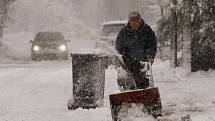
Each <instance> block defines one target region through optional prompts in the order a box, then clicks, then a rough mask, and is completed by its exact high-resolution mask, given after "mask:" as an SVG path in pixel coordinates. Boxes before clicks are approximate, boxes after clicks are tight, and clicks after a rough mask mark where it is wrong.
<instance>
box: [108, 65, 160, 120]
mask: <svg viewBox="0 0 215 121" xmlns="http://www.w3.org/2000/svg"><path fill="white" fill-rule="evenodd" d="M142 64H145V66H144V67H147V68H145V69H142V70H141V71H145V72H146V77H147V78H148V79H149V81H150V82H149V83H150V86H149V87H148V88H146V89H138V88H135V89H132V90H124V91H122V92H120V93H116V94H111V95H109V100H110V107H111V114H112V119H113V121H120V120H121V119H120V118H122V117H119V115H120V113H121V109H122V108H123V106H124V105H132V104H137V105H138V104H141V105H143V108H144V109H141V110H146V111H147V113H148V114H150V115H152V116H153V117H154V118H157V117H159V116H161V115H162V105H161V100H160V93H159V90H158V87H154V82H153V76H152V67H151V64H150V63H148V62H142ZM125 81H128V80H125ZM133 83H135V82H134V81H133ZM134 85H136V84H134ZM119 88H120V89H121V87H119ZM128 107H129V106H128ZM123 111H124V112H123V113H127V112H126V111H125V110H123ZM144 113H145V112H144Z"/></svg>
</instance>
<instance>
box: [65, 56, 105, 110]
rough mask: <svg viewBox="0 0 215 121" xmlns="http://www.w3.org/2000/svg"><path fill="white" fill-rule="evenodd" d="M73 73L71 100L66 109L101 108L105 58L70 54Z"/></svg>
mask: <svg viewBox="0 0 215 121" xmlns="http://www.w3.org/2000/svg"><path fill="white" fill-rule="evenodd" d="M71 57H72V73H73V100H72V103H71V102H70V103H68V109H72V110H73V109H77V108H79V107H81V108H86V109H89V108H96V107H101V106H103V102H104V85H105V69H106V68H107V66H108V64H107V60H108V57H107V56H100V55H96V54H71Z"/></svg>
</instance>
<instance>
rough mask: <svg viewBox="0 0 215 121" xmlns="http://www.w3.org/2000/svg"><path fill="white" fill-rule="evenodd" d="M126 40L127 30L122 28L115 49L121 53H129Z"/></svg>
mask: <svg viewBox="0 0 215 121" xmlns="http://www.w3.org/2000/svg"><path fill="white" fill-rule="evenodd" d="M124 41H125V31H124V29H122V30H121V31H120V32H119V34H118V36H117V38H116V46H115V49H116V50H117V51H118V53H120V54H121V55H126V53H127V50H126V45H125V43H124Z"/></svg>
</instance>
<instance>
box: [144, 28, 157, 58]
mask: <svg viewBox="0 0 215 121" xmlns="http://www.w3.org/2000/svg"><path fill="white" fill-rule="evenodd" d="M146 30H147V35H148V37H147V39H148V43H147V48H148V49H147V50H146V55H147V56H148V57H152V58H154V57H155V55H156V52H157V39H156V36H155V33H154V32H153V31H152V29H151V28H150V27H149V26H148V25H147V26H146Z"/></svg>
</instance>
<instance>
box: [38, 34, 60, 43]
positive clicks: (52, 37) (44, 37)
mask: <svg viewBox="0 0 215 121" xmlns="http://www.w3.org/2000/svg"><path fill="white" fill-rule="evenodd" d="M35 40H37V41H62V40H64V37H63V35H62V34H61V33H60V32H40V33H37V35H36V37H35Z"/></svg>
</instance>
